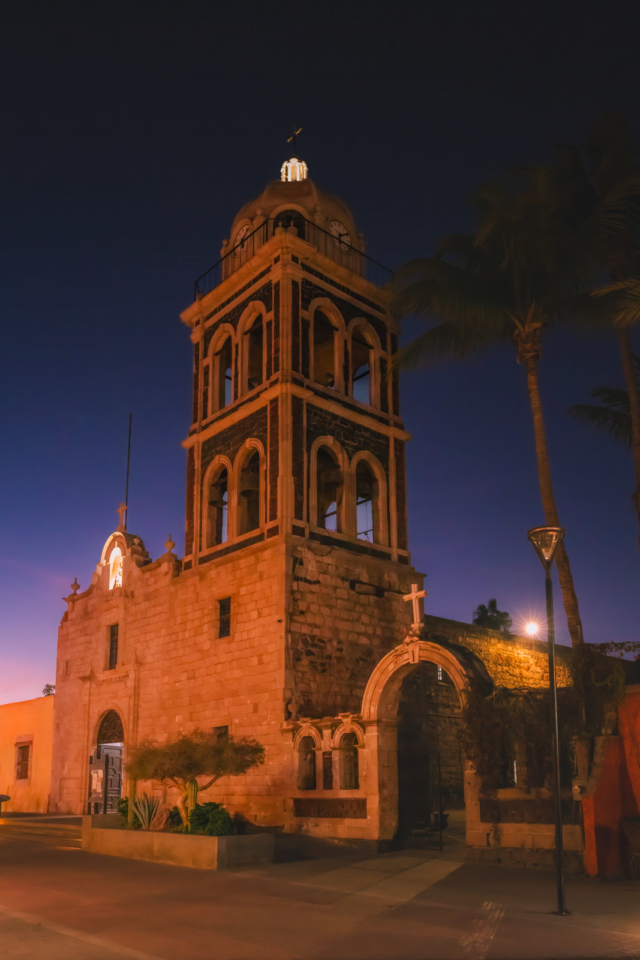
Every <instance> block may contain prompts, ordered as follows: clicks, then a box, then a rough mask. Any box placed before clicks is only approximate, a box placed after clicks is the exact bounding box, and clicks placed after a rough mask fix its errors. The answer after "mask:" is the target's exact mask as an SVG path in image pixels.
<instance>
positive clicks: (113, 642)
mask: <svg viewBox="0 0 640 960" xmlns="http://www.w3.org/2000/svg"><path fill="white" fill-rule="evenodd" d="M117 666H118V624H117V623H112V624H111V626H110V627H109V667H108V669H109V670H115V668H116V667H117Z"/></svg>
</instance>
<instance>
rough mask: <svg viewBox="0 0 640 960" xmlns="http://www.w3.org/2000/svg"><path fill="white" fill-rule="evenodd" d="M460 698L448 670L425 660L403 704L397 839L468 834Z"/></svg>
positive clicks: (451, 840)
mask: <svg viewBox="0 0 640 960" xmlns="http://www.w3.org/2000/svg"><path fill="white" fill-rule="evenodd" d="M465 834H466V820H465V807H464V760H463V752H462V747H461V743H460V698H459V696H458V693H457V690H456V688H455V685H454V683H453V681H452V679H451V677H450V676H449V675H448V673H447V672H446V671H445V670H444V669H443V668H442V667H440V666H438V665H437V664H435V663H430V662H426V661H422V662H421V663H419V664H416V666H415V667H414V668H413V669H412V670H411V671H410V672H409V673H408V674H407V676H406V677H405V678H404V680H403V681H402V685H401V688H400V699H399V704H398V840H399V841H400V842H401V843H402V844H403V845H404V846H420V847H426V848H428V849H443V847H445V846H447V845H459V844H461V843H465V840H466V836H465Z"/></svg>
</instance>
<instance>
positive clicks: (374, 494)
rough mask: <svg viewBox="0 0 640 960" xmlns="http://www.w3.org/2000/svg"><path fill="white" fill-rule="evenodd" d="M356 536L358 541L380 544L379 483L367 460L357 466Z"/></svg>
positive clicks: (360, 461)
mask: <svg viewBox="0 0 640 960" xmlns="http://www.w3.org/2000/svg"><path fill="white" fill-rule="evenodd" d="M356 535H357V537H358V540H367V541H368V542H369V543H374V542H380V535H379V518H378V481H377V479H376V477H375V474H374V472H373V470H372V469H371V467H370V466H369V464H368V463H367V461H366V460H359V461H358V463H357V465H356Z"/></svg>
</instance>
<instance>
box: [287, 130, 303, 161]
mask: <svg viewBox="0 0 640 960" xmlns="http://www.w3.org/2000/svg"><path fill="white" fill-rule="evenodd" d="M299 133H302V127H299V128H298V129H297V130H296V125H295V123H294V125H293V136H291V137H289V139H288V140H287V143H291V142H293V152H294V154H295V152H296V150H297V148H298V134H299Z"/></svg>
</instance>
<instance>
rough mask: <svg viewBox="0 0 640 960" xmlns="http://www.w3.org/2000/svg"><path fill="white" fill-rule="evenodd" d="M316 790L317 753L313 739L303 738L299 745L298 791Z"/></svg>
mask: <svg viewBox="0 0 640 960" xmlns="http://www.w3.org/2000/svg"><path fill="white" fill-rule="evenodd" d="M315 789H316V751H315V741H314V739H313V737H301V739H300V743H299V744H298V790H315Z"/></svg>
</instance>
